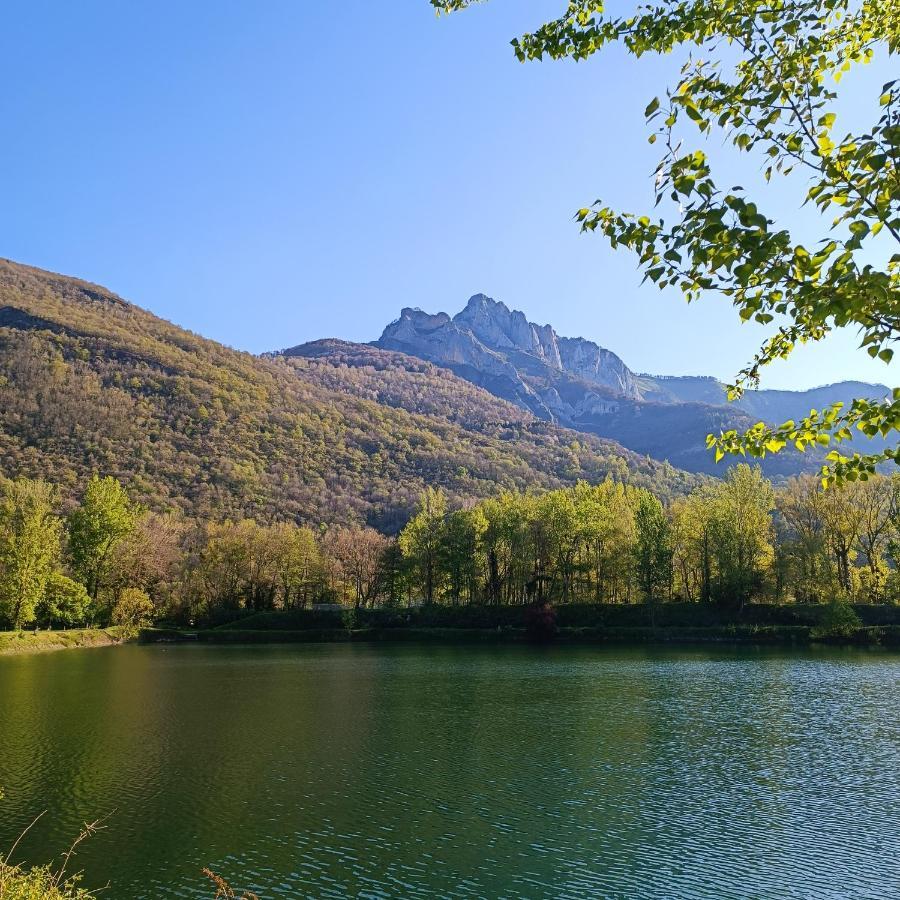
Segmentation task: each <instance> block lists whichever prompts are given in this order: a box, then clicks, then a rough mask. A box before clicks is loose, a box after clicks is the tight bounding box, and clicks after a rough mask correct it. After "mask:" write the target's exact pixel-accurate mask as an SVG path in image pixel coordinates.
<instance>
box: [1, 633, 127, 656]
mask: <svg viewBox="0 0 900 900" xmlns="http://www.w3.org/2000/svg"><path fill="white" fill-rule="evenodd" d="M133 637H134V632H133V631H131V630H129V629H127V628H123V627H120V626H113V627H111V628H73V629H71V630H68V631H0V656H4V655H9V654H14V653H45V652H48V651H50V650H70V649H72V648H75V647H107V646H110V645H112V644H122V643H124V642H125V641H127V640H130V639H132V638H133Z"/></svg>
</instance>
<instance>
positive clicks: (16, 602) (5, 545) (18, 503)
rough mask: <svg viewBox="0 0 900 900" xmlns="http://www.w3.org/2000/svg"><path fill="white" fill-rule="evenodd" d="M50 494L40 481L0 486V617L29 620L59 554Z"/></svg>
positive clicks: (57, 521) (58, 525)
mask: <svg viewBox="0 0 900 900" xmlns="http://www.w3.org/2000/svg"><path fill="white" fill-rule="evenodd" d="M55 506H56V491H55V489H54V488H53V487H52V486H51V485H49V484H47V483H46V482H43V481H32V480H30V479H27V478H20V479H18V480H16V481H6V480H2V481H0V618H3V619H5V620H6V621H8V622H9V623H10V624H11V625H12V626H13V628H21V627H22V626H23V625H28V624H29V623H30V622H33V621H34V618H35V614H36V611H37V607H38V604H39V603H40V602H41V600H42V599H43V597H44V593H45V591H46V589H47V582H48V580H49V578H50V575H51V574H52V572H53V570H54V568H55V566H56V564H57V562H58V560H59V553H60V538H61V535H62V521H61V520H60V518H59V517H58V516H57V515H56V511H55Z"/></svg>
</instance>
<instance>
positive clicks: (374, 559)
mask: <svg viewBox="0 0 900 900" xmlns="http://www.w3.org/2000/svg"><path fill="white" fill-rule="evenodd" d="M389 545H390V539H389V538H387V537H385V536H384V535H383V534H380V533H379V532H378V531H376V530H375V529H374V528H367V527H358V526H357V527H350V528H335V529H332V530H331V531H330V532H329V533H328V535H327V536H326V540H325V546H324V551H325V553H326V555H327V556H328V557H329V558H330V559H331V560H333V561H334V563H336V569H337V574H338V578H339V580H340V581H341V582H342V583H343V584H345V585H349V588H350V596H351V597H352V602H353V605H354V608H355V609H357V610H358V609H359V608H360V607H362V606H370V605H372V604H374V602H375V598H376V597H377V596H378V592H379V588H380V584H381V563H382V558H383V557H384V554H385V552H386V550H387V548H388V546H389Z"/></svg>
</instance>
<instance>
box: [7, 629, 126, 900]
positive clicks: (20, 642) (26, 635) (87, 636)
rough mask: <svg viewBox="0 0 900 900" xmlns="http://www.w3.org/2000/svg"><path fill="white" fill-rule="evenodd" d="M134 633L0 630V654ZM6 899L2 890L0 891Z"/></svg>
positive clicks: (92, 643) (93, 643)
mask: <svg viewBox="0 0 900 900" xmlns="http://www.w3.org/2000/svg"><path fill="white" fill-rule="evenodd" d="M134 636H135V634H134V632H133V631H132V630H131V629H128V628H125V627H122V626H113V627H111V628H72V629H69V630H65V631H63V630H60V631H0V656H4V655H11V654H19V653H45V652H47V651H50V650H69V649H71V648H73V647H106V646H110V645H112V644H122V643H124V642H125V641H127V640H131V639H132V638H133V637H134ZM0 897H2V898H3V900H6V896H5V895H4V894H0Z"/></svg>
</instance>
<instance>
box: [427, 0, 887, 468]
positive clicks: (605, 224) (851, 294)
mask: <svg viewBox="0 0 900 900" xmlns="http://www.w3.org/2000/svg"><path fill="white" fill-rule="evenodd" d="M472 2H473V0H431V3H432V6H434V7H435V8H436V9H437V10H438V12H451V11H454V10H457V9H462V8H463V7H466V6H469V5H471V4H472ZM512 43H513V48H514V50H515V53H516V56H517V57H518V59H519V60H521V61H526V60H540V59H543V58H544V57H545V56H546V57H549V58H550V59H562V58H572V59H575V60H583V59H587V58H588V57H590V56H592V55H593V54H595V53H597V52H599V51H601V50H603V49H604V48H605V47H607V46H608V45H610V44H621V45H623V46H624V47H625V49H626V50H627V51H628V52H629V53H631V54H632V55H634V56H636V57H640V56H642V55H643V54H645V53H669V52H671V51H673V50H675V49H677V48H688V49H689V50H690V53H689V55H688V59H687V62H686V63H685V65H684V67H683V68H682V70H681V76H680V79H679V81H678V83H677V84H676V85H675V86H674V87H672V88H671V89H669V90H667V91H666V93H665V95H664V96H663V97H661V98H659V97H658V98H654V99H653V100H652V101H651V102H650V103H649V105H648V106H647V108H646V110H645V116H646V119H647V121H648V123H651V124H652V125H653V128H654V130H653V132H652V133H651V134H650V136H649V140H650V142H651V143H656V142H659V143H660V144H661V146H662V147H663V148H664V150H663V155H662V158H661V159H660V161H659V165H658V167H657V169H656V173H655V201H656V207H657V209H658V210H659V213H658V214H656V215H653V216H650V215H635V214H631V213H625V212H619V211H616V210H613V209H610V208H609V207H608V206H606V205H604V204H603V202H602V201H598V202H597V203H595V204H594V205H593V206H591V207H585V208H583V209H581V210H579V211H578V213H577V219H578V221H579V222H580V223H581V227H582V229H583V230H585V231H600V232H602V233H603V234H604V235H605V236H606V237H607V239H608V240H609V241H610V244H611V245H612V246H613V247H617V246H619V245H621V246H624V247H627V248H628V249H630V250H632V251H633V252H634V253H635V254H637V256H638V259H639V264H640V267H641V268H642V270H643V271H644V276H645V278H646V279H649V280H650V281H652V282H654V283H655V284H657V285H658V286H659V287H660V288H665V287H668V286H674V287H676V288H678V289H680V290H681V291H682V293H683V294H684V296H685V297H686V298H687V299H688V300H689V301H691V300H694V299H696V298H697V297H699V296H700V295H701V294H703V293H716V294H719V295H721V296H723V297H725V298H727V299H728V300H730V302H731V303H732V304H733V305H734V307H735V308H736V309H737V311H738V314H739V315H740V317H741V319H742V320H745V321H746V320H753V321H756V322H758V323H760V324H762V325H767V326H768V325H771V326H772V329H773V330H772V332H771V334H770V336H769V337H768V338H767V339H766V340H765V342H764V343H763V345H762V347H761V348H760V350H759V352H758V353H757V354H756V356H755V358H754V359H753V360H752V361H751V362H750V363H749V364H748V365H747V366H746V367H745V368H744V369H743V370H742V371H741V372H740V373H739V374H738V375H737V377H736V379H735V381H734V383H733V384H731V385H730V386H729V393H730V396H731V397H732V398H735V397H738V396H740V394H741V393H742V391H744V389H745V388H747V387H755V386H757V385H758V382H759V376H760V370H761V368H762V367H764V366H766V365H768V364H769V363H771V362H772V361H774V360H776V359H782V358H786V357H787V356H789V355H790V354H791V352H792V351H793V350H794V349H795V347H796V346H797V345H798V344H801V343H805V342H808V341H818V340H821V339H822V338H823V337H825V336H826V335H827V334H828V333H829V332H830V331H832V330H833V329H835V328H840V327H852V328H856V329H858V331H859V333H860V336H861V348H862V349H864V350H865V351H866V352H867V353H869V354H870V355H871V356H872V357H877V358H878V359H881V360H883V361H884V362H890V360H891V358H892V356H893V352H894V351H893V344H894V342H895V341H896V340H897V337H898V329H900V253H898V252H897V251H898V245H900V166H898V162H900V83H898V82H897V81H890V82H888V83H887V84H885V85H884V86H883V87H882V88H881V90H880V92H879V95H878V97H877V98H875V99H876V100H877V107H876V108H877V110H878V112H877V113H876V115H875V119H874V121H872V122H871V124H869V125H868V127H865V128H863V129H860V130H858V131H857V132H855V133H845V134H841V133H840V132H838V131H837V112H836V108H837V101H838V93H837V85H838V83H839V82H840V80H841V78H842V76H843V75H844V74H845V73H846V72H847V71H848V70H850V69H851V68H852V67H854V66H856V65H858V64H862V63H867V62H869V61H870V60H871V59H873V57H874V56H875V55H876V54H878V53H887V54H889V55H893V54H895V53H896V52H897V51H898V49H900V2H898V0H862V2H857V0H774V2H773V0H714V2H709V0H663V2H659V3H656V4H641V5H638V6H637V7H636V8H635V9H634V11H633V12H632V13H630V14H628V15H626V16H612V15H608V14H607V13H606V12H605V10H604V3H603V2H602V0H571V2H569V3H568V6H567V8H566V11H565V12H564V13H563V14H562V15H561V16H560V17H559V18H558V19H555V20H554V21H551V22H548V23H547V24H545V25H543V26H541V27H540V28H538V29H537V30H536V31H534V32H533V33H530V34H526V35H524V36H523V37H521V38H518V39H516V40H514V41H513V42H512ZM686 131H687V132H690V131H694V132H695V133H696V132H699V135H700V137H701V140H702V142H706V139H707V138H709V137H710V136H712V135H713V133H714V132H721V133H723V134H724V135H725V136H726V139H727V140H728V141H730V142H731V143H732V144H733V146H734V147H735V148H737V150H738V151H741V152H744V153H748V154H755V155H756V157H757V158H758V159H759V160H760V161H761V162H762V165H763V170H764V175H765V178H766V180H767V181H768V180H770V179H772V178H773V177H782V176H787V175H789V174H791V173H795V174H797V175H805V176H806V178H807V179H808V182H807V185H806V189H805V200H804V204H812V205H813V206H814V207H815V208H816V209H817V210H818V211H819V212H820V213H821V215H822V217H823V218H824V219H825V221H824V222H822V223H821V225H822V228H821V238H820V239H819V240H818V241H817V242H815V243H814V244H812V245H810V246H807V245H805V244H804V243H803V242H801V241H800V240H799V239H798V238H797V237H796V236H795V235H794V234H792V232H791V230H789V229H787V228H784V227H779V226H778V225H777V224H776V222H775V221H774V220H773V219H772V218H771V217H770V216H769V215H767V214H766V212H765V211H764V209H763V208H762V203H761V202H757V201H756V200H754V199H753V198H752V197H751V196H750V192H749V191H748V190H746V189H745V188H743V187H740V186H733V187H727V188H725V187H722V186H721V185H720V184H719V183H718V182H717V181H716V180H715V179H714V176H713V172H712V167H711V164H710V160H709V159H708V157H707V154H706V153H705V152H704V151H703V150H702V149H685V132H686ZM854 431H858V432H861V433H862V434H865V435H869V436H873V435H876V434H881V435H883V436H885V437H886V436H888V435H893V434H896V433H897V432H898V431H900V389H897V390H894V392H893V394H892V395H891V396H889V397H886V398H881V399H878V398H875V399H867V398H859V399H856V400H854V401H853V402H852V403H851V404H850V405H849V406H847V407H844V406H843V405H842V404H835V405H834V406H831V407H829V408H827V409H823V410H813V411H811V412H810V414H809V416H807V417H806V418H804V419H802V420H801V421H798V422H795V421H788V422H785V423H783V424H781V425H780V426H777V427H770V426H767V425H765V424H763V423H759V424H757V425H755V426H753V427H752V428H750V429H749V430H748V431H746V432H745V433H743V434H738V433H737V432H736V431H725V432H722V433H720V434H719V435H718V436H714V435H710V436H709V438H708V443H709V446H710V447H711V448H715V452H716V455H717V458H721V456H723V455H724V454H725V453H741V454H749V455H751V456H756V457H762V456H765V455H766V454H767V453H777V452H778V451H779V450H781V449H782V448H783V447H785V446H786V445H787V444H793V445H794V446H796V447H797V448H798V449H800V450H804V449H806V448H808V447H810V446H813V445H822V446H828V445H830V444H833V443H837V444H840V442H843V441H846V440H848V439H850V438H851V437H852V435H853V433H854ZM828 460H829V463H828V465H826V466H825V467H824V468H823V473H822V474H823V479H824V481H825V483H826V484H829V483H831V482H833V481H839V480H851V481H852V480H856V479H857V478H866V477H867V476H868V475H870V474H871V473H873V472H874V471H875V466H876V465H877V464H878V463H879V462H884V461H886V460H893V461H895V462H900V447H897V446H893V447H890V446H889V447H888V448H887V449H885V450H883V451H881V452H878V453H866V454H860V453H853V454H852V455H851V454H848V453H844V452H842V451H841V450H840V449H839V448H835V449H834V450H832V451H831V453H830V454H829V457H828Z"/></svg>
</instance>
